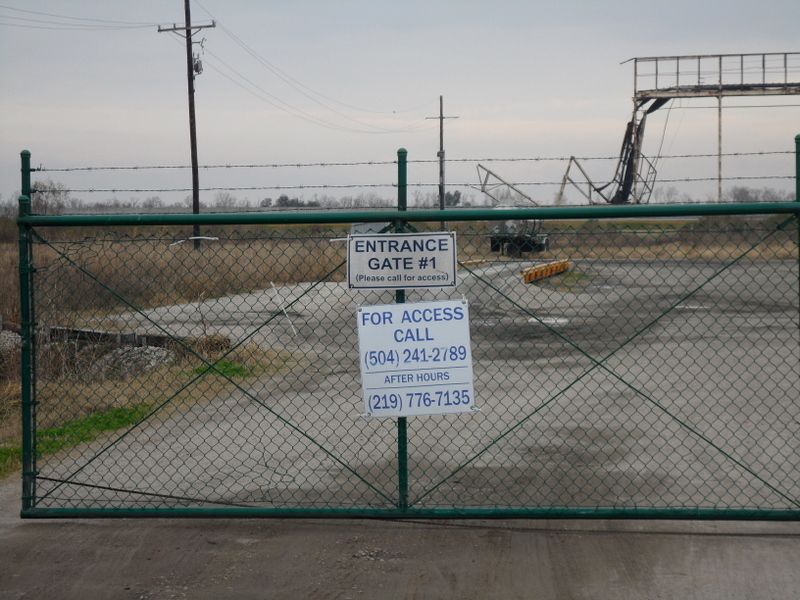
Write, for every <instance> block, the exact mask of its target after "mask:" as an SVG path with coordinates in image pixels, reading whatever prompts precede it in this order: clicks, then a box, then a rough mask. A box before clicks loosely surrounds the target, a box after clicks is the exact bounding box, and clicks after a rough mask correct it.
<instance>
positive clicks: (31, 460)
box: [19, 159, 36, 511]
mask: <svg viewBox="0 0 800 600" xmlns="http://www.w3.org/2000/svg"><path fill="white" fill-rule="evenodd" d="M23 165H24V159H23ZM24 173H25V171H24V167H23V181H24V179H25V175H24ZM29 187H30V186H29ZM30 212H31V201H30V198H29V197H28V196H24V195H23V196H20V197H19V216H20V218H22V217H26V216H28V215H29V214H30ZM31 258H32V257H31V245H30V227H29V226H25V225H20V226H19V305H20V327H21V330H22V331H21V333H22V344H21V360H20V378H21V384H22V399H21V402H22V407H21V409H22V509H23V511H24V510H27V509H31V508H33V501H34V497H35V493H36V446H35V443H36V431H35V423H36V420H35V414H34V411H35V408H34V403H35V398H34V393H33V327H34V325H35V324H34V323H33V314H32V308H33V307H32V305H31V292H32V281H31V276H32V269H31V267H32V261H31Z"/></svg>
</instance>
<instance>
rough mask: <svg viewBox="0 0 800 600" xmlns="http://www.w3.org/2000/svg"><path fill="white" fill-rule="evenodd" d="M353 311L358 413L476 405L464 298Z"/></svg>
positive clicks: (400, 413)
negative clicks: (359, 395) (359, 387)
mask: <svg viewBox="0 0 800 600" xmlns="http://www.w3.org/2000/svg"><path fill="white" fill-rule="evenodd" d="M356 316H357V318H358V346H359V352H360V355H361V360H360V364H361V383H362V390H363V394H364V415H363V416H366V417H410V416H418V415H443V414H452V413H464V412H471V411H474V410H477V408H476V407H475V394H474V392H473V377H472V350H471V347H470V332H469V305H468V303H467V301H466V299H464V300H445V301H441V302H417V303H409V304H384V305H376V306H360V307H358V310H357V312H356Z"/></svg>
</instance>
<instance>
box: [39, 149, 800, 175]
mask: <svg viewBox="0 0 800 600" xmlns="http://www.w3.org/2000/svg"><path fill="white" fill-rule="evenodd" d="M777 154H794V151H790V150H780V151H768V152H767V151H762V152H728V153H723V154H675V155H665V156H660V157H659V160H670V159H681V158H716V157H718V156H727V157H736V156H773V155H777ZM571 158H574V159H576V160H581V161H592V160H619V156H584V157H577V156H576V157H569V156H557V157H538V156H536V157H527V158H491V157H487V158H448V159H446V160H445V162H449V163H466V162H565V161H568V160H570V159H571ZM407 162H408V163H417V164H426V163H438V162H439V159H438V158H437V159H417V160H409V161H407ZM396 164H397V161H396V160H385V161H380V160H365V161H352V162H312V163H264V164H258V163H251V164H224V165H223V164H212V165H200V166H199V168H201V169H206V170H209V169H279V168H281V169H282V168H298V169H302V168H309V167H363V166H385V165H396ZM191 168H192V167H191V165H142V166H104V167H54V168H49V167H44V166H39V167H37V168H36V169H34V171H37V172H41V173H65V172H73V171H147V170H168V169H176V170H177V169H191Z"/></svg>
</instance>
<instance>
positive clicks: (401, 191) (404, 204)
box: [394, 148, 408, 510]
mask: <svg viewBox="0 0 800 600" xmlns="http://www.w3.org/2000/svg"><path fill="white" fill-rule="evenodd" d="M407 208H408V151H407V150H406V149H405V148H400V149H399V150H398V151H397V212H398V213H405V212H406V209H407ZM405 229H406V222H405V220H404V219H402V218H398V219H395V222H394V230H395V232H396V233H403V232H404V231H405ZM405 301H406V291H405V290H397V291H396V292H395V302H396V303H397V304H405ZM397 494H398V502H397V506H398V508H399V509H400V510H406V509H407V508H408V422H407V421H406V417H398V418H397Z"/></svg>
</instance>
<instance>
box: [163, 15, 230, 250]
mask: <svg viewBox="0 0 800 600" xmlns="http://www.w3.org/2000/svg"><path fill="white" fill-rule="evenodd" d="M189 3H190V0H184V3H183V6H184V13H185V15H186V17H185V18H186V24H185V26H184V27H178V26H177V25H175V24H173V25H172V27H161V26H159V27H158V31H159V33H161V32H164V31H172V32H175V33H177V32H179V31H183V32H184V37H185V38H186V80H187V85H188V88H189V142H190V144H191V153H192V214H195V215H197V214H200V169H199V167H198V165H197V121H196V119H195V113H194V78H195V74H197V75H199V74H200V73H202V72H203V66H202V63H201V62H200V59H199V57H196V56H195V55H194V54H193V52H192V31H193V30H194V29H197V30H200V29H206V28H207V27H216V26H217V24H216V23H215V22H214V21H211V25H195V26H194V27H193V26H192V11H191V8H190V5H189ZM199 236H200V227H199V226H198V225H195V226H194V228H193V230H192V237H194V238H198V237H199ZM199 245H200V240H199V239H195V240H194V247H195V248H197V247H198V246H199Z"/></svg>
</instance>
